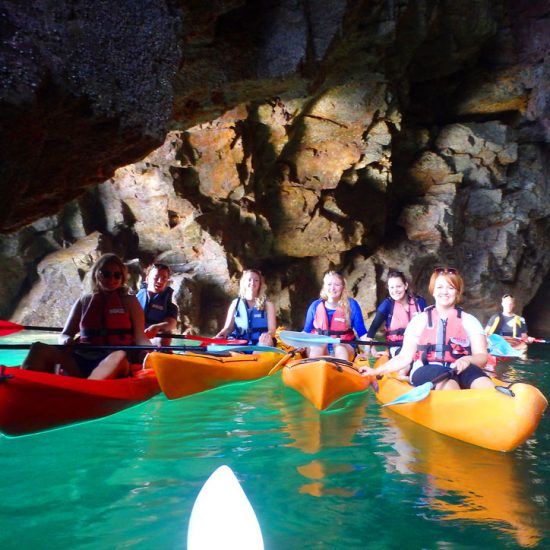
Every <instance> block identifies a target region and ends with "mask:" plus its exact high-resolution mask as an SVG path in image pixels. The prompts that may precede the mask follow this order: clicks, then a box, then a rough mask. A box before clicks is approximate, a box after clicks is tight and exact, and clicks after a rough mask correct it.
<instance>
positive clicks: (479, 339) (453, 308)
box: [361, 267, 493, 390]
mask: <svg viewBox="0 0 550 550" xmlns="http://www.w3.org/2000/svg"><path fill="white" fill-rule="evenodd" d="M429 291H430V294H431V295H432V296H433V297H434V300H435V305H434V306H430V307H427V308H426V309H425V310H424V311H423V312H422V313H419V314H418V315H416V316H415V317H413V318H412V319H411V321H410V323H409V324H408V325H407V328H406V329H405V336H404V339H403V346H402V348H401V352H400V353H399V355H396V356H395V357H393V359H390V361H388V362H387V363H386V364H384V365H383V366H382V367H380V368H378V369H372V368H370V367H365V368H363V369H361V371H362V373H363V374H364V375H365V376H369V375H378V374H386V373H390V372H395V371H398V370H401V369H403V368H405V367H407V366H408V365H410V364H411V363H413V367H412V370H411V374H410V379H411V383H412V384H413V385H414V386H420V385H422V384H424V383H426V382H431V381H432V380H436V379H439V378H440V377H441V376H445V374H446V375H448V376H447V378H445V379H444V380H441V381H439V382H438V383H437V384H436V386H435V389H436V390H457V389H468V388H487V387H492V386H493V383H492V381H491V379H490V378H489V377H488V376H487V375H486V374H485V372H484V371H483V370H482V369H483V367H484V366H485V364H486V363H487V359H488V353H487V338H486V337H485V331H484V330H483V326H482V325H481V323H480V322H479V321H478V320H477V319H476V318H475V317H474V316H473V315H470V314H469V313H466V312H465V311H463V310H462V308H460V307H458V304H459V303H460V301H461V298H462V293H463V291H464V281H463V279H462V277H461V276H460V274H459V272H458V270H457V269H455V268H453V267H436V268H435V269H434V271H433V273H432V276H431V278H430V284H429Z"/></svg>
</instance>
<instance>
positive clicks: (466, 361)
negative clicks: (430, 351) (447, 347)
mask: <svg viewBox="0 0 550 550" xmlns="http://www.w3.org/2000/svg"><path fill="white" fill-rule="evenodd" d="M471 364H472V361H471V358H470V357H469V356H466V357H461V358H460V359H457V360H456V361H455V362H454V363H453V368H454V370H456V372H457V374H460V373H461V372H463V371H465V370H466V369H467V368H468V367H469V366H470V365H471Z"/></svg>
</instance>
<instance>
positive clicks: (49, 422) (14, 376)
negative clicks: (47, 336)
mask: <svg viewBox="0 0 550 550" xmlns="http://www.w3.org/2000/svg"><path fill="white" fill-rule="evenodd" d="M136 368H140V367H137V366H136ZM159 392H160V388H159V385H158V382H157V379H156V377H155V373H154V372H153V371H152V370H150V369H145V370H134V375H133V376H131V377H128V378H118V379H116V380H87V379H86V378H76V377H72V376H61V375H58V374H49V373H44V372H36V371H30V370H22V369H20V368H19V367H3V368H2V372H1V374H0V430H1V431H2V432H3V433H5V434H7V435H23V434H28V433H33V432H38V431H42V430H48V429H51V428H56V427H59V426H65V425H67V424H73V423H75V422H82V421H84V420H93V419H95V418H101V417H103V416H108V415H110V414H113V413H115V412H118V411H121V410H123V409H127V408H128V407H132V406H133V405H137V404H138V403H142V402H143V401H146V400H147V399H149V398H151V397H153V396H154V395H156V394H157V393H159Z"/></svg>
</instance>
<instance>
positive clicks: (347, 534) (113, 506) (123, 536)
mask: <svg viewBox="0 0 550 550" xmlns="http://www.w3.org/2000/svg"><path fill="white" fill-rule="evenodd" d="M3 341H5V339H4V340H3ZM27 341H28V340H27ZM0 360H1V361H2V362H4V363H11V364H15V363H18V362H20V360H21V355H19V356H16V355H11V356H8V355H7V354H3V355H2V356H0ZM549 369H550V346H538V347H536V348H535V347H533V350H532V353H531V356H530V358H529V360H528V361H524V362H516V363H515V364H514V365H513V366H509V367H499V372H501V373H502V374H503V376H504V377H506V378H508V379H513V380H518V381H519V380H521V381H527V382H529V383H533V384H535V385H536V386H538V387H539V388H540V389H541V390H542V391H543V393H545V394H546V395H547V396H549V395H550V372H549ZM549 459H550V421H549V419H548V414H547V415H546V416H545V417H544V418H543V419H542V422H541V424H540V426H539V428H538V430H537V432H536V434H535V435H534V437H532V438H531V439H530V440H529V441H528V442H527V443H526V444H524V445H523V446H521V447H520V448H519V449H518V450H516V451H515V452H513V453H507V454H505V453H497V452H494V451H486V450H483V449H480V448H477V447H473V446H470V445H467V444H464V443H461V442H459V441H455V440H452V439H450V438H447V437H445V436H441V435H438V434H436V433H434V432H431V431H430V430H427V429H425V428H422V427H419V426H416V425H415V424H413V423H411V422H409V421H408V420H406V419H403V418H401V417H399V416H397V415H394V414H393V413H391V412H386V411H383V410H382V409H381V408H380V406H379V405H378V404H377V402H376V399H375V398H374V396H373V395H372V393H371V392H368V393H366V394H362V395H359V396H354V397H351V398H349V399H347V400H346V401H345V402H344V403H343V405H342V407H341V408H340V409H339V410H338V411H337V412H333V413H330V414H327V413H324V414H319V413H318V412H317V411H316V410H315V409H313V407H312V406H311V405H309V403H307V402H305V401H304V400H303V399H302V398H301V396H300V395H298V394H296V393H295V392H293V391H292V390H290V389H287V388H285V387H284V386H283V384H282V382H281V380H280V377H279V376H273V377H270V378H265V379H262V380H259V381H257V382H253V383H247V384H240V385H234V386H230V387H226V388H220V389H217V390H214V391H210V392H207V393H204V394H200V395H195V396H191V397H187V398H184V399H180V400H175V401H168V400H167V399H166V398H164V397H163V396H157V397H155V398H154V399H152V400H151V401H149V402H147V403H145V404H143V405H140V406H138V407H135V408H133V409H131V410H128V411H124V412H122V413H119V414H117V415H114V416H112V417H109V418H106V419H102V420H99V421H95V422H91V423H87V424H81V425H78V426H73V427H70V428H64V429H61V430H56V431H52V432H46V433H42V434H36V435H32V436H27V437H22V438H13V439H9V438H5V437H0V468H1V471H2V473H3V476H2V482H1V487H2V489H1V500H0V548H2V549H4V550H7V549H11V548H16V549H18V550H21V549H22V548H40V549H49V548H52V549H53V548H55V549H60V548H62V549H65V548H71V549H86V550H92V549H105V548H139V549H149V548H150V549H159V548H162V549H164V548H170V549H172V548H173V549H184V548H185V547H186V533H187V523H188V520H189V514H190V511H191V508H192V505H193V502H194V500H195V498H196V495H197V493H198V491H199V489H200V487H201V486H202V484H203V483H204V481H205V480H206V478H207V477H208V476H209V475H210V474H211V473H212V472H213V471H214V470H215V469H216V468H217V467H218V466H220V465H221V464H228V465H229V466H231V468H232V469H233V470H234V471H235V473H236V474H237V477H238V478H239V480H240V481H241V483H242V486H243V488H244V490H245V492H246V494H247V495H248V497H249V499H250V501H251V503H252V505H253V507H254V509H255V511H256V513H257V515H258V519H259V521H260V524H261V527H262V532H263V534H264V540H265V545H266V548H267V549H268V550H279V549H285V550H287V549H289V550H293V549H299V550H303V549H309V548H312V549H313V548H314V549H323V550H325V549H376V550H384V549H394V548H407V549H408V548H414V549H416V548H418V549H420V548H426V549H432V548H438V549H458V550H463V549H474V548H506V549H508V548H525V547H533V548H550V511H549V507H548V495H549V494H550V460H549ZM213 521H215V518H213ZM213 528H214V527H213Z"/></svg>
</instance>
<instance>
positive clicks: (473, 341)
mask: <svg viewBox="0 0 550 550" xmlns="http://www.w3.org/2000/svg"><path fill="white" fill-rule="evenodd" d="M470 345H471V347H472V354H471V355H465V356H464V357H461V358H460V359H457V360H456V361H455V362H454V363H453V364H454V368H455V369H456V372H458V373H460V372H462V371H464V370H466V369H467V368H468V367H469V366H470V365H476V366H478V367H480V368H483V367H484V366H485V365H486V363H487V359H489V354H488V353H487V337H486V336H485V335H484V334H474V335H473V336H470ZM398 357H399V356H398Z"/></svg>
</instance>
